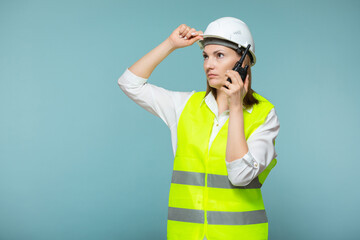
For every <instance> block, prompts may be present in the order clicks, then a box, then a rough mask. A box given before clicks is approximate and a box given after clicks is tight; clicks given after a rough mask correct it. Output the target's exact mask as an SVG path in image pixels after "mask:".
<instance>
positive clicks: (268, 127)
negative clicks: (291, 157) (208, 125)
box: [226, 108, 280, 186]
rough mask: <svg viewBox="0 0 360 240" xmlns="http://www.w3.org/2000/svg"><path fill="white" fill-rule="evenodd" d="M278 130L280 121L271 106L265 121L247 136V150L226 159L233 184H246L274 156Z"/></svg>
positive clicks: (267, 164) (262, 169)
mask: <svg viewBox="0 0 360 240" xmlns="http://www.w3.org/2000/svg"><path fill="white" fill-rule="evenodd" d="M229 123H230V122H229ZM279 130H280V123H279V120H278V117H277V114H276V111H275V108H273V109H271V110H270V112H269V114H268V116H267V117H266V119H265V122H264V123H263V124H262V125H260V126H259V127H258V128H257V129H256V130H255V131H254V132H253V133H252V134H251V135H250V137H249V138H248V140H247V146H248V149H249V151H248V152H247V153H246V154H245V155H244V156H242V157H240V158H238V159H235V160H233V161H231V162H227V161H226V167H227V171H228V177H229V180H230V182H231V183H232V184H233V185H235V186H246V185H248V184H249V183H250V182H251V181H252V180H253V179H254V178H256V177H257V176H258V175H259V174H260V173H261V172H262V171H264V170H265V168H266V167H267V166H269V164H270V162H271V161H272V160H273V159H274V158H276V156H277V154H276V151H275V139H276V137H277V136H278V134H279Z"/></svg>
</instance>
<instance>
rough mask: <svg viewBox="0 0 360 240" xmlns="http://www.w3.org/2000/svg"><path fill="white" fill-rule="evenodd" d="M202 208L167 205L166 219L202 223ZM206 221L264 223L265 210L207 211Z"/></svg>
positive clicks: (236, 223) (234, 223)
mask: <svg viewBox="0 0 360 240" xmlns="http://www.w3.org/2000/svg"><path fill="white" fill-rule="evenodd" d="M204 213H205V211H204V210H195V209H186V208H174V207H169V209H168V219H169V220H173V221H180V222H190V223H204V222H205V220H204ZM207 220H208V221H207V222H208V224H213V225H247V224H258V223H266V222H267V217H266V212H265V210H255V211H247V212H224V211H221V212H220V211H207Z"/></svg>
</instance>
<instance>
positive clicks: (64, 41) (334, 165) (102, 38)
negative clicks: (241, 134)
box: [0, 0, 360, 240]
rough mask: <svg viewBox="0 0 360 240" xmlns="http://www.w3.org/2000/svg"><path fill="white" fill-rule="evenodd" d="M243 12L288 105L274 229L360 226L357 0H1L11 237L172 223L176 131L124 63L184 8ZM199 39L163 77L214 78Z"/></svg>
mask: <svg viewBox="0 0 360 240" xmlns="http://www.w3.org/2000/svg"><path fill="white" fill-rule="evenodd" d="M224 16H233V17H237V18H240V19H242V20H243V21H245V22H246V23H247V24H248V26H249V28H250V30H251V32H252V34H253V37H254V39H255V46H256V56H257V63H256V65H255V66H254V67H253V68H252V74H253V89H255V91H257V92H259V93H260V94H262V95H263V96H265V97H266V98H268V99H269V100H270V101H271V102H272V103H273V104H274V105H275V107H276V110H277V113H278V116H279V119H280V125H281V128H280V134H279V136H278V138H277V142H276V149H277V153H278V165H277V167H276V168H275V169H274V170H273V171H272V173H271V174H270V176H269V178H268V179H267V182H266V184H265V185H264V186H263V197H264V200H265V205H266V208H267V213H268V217H269V221H270V223H269V226H270V229H269V238H270V239H357V237H358V236H359V234H360V230H359V222H358V219H359V217H358V214H359V213H360V207H359V200H360V193H359V187H358V186H357V180H358V178H357V177H356V175H357V172H358V171H357V170H358V169H359V167H360V164H359V158H358V155H357V154H356V151H357V150H358V149H357V148H358V145H359V141H358V139H359V134H360V128H359V123H360V107H359V104H360V101H359V97H358V91H359V90H360V89H359V87H360V83H359V82H360V81H359V80H360V79H359V72H358V70H359V60H358V57H359V54H360V47H359V42H360V26H359V25H360V24H359V23H360V2H359V1H301V2H300V1H296V2H295V1H224V2H222V3H220V2H219V1H214V0H208V1H195V2H194V1H189V0H183V1H176V2H169V1H159V0H153V1H10V0H8V1H4V0H1V1H0V240H18V239H26V240H33V239H34V240H42V239H44V240H45V239H46V240H47V239H52V240H60V239H61V240H62V239H66V240H72V239H87V240H92V239H106V240H108V239H109V240H112V239H165V238H166V218H167V201H168V191H169V187H170V180H171V171H172V162H173V153H172V149H171V142H170V131H169V130H168V128H167V126H166V125H165V124H164V123H163V122H162V121H161V119H159V118H157V117H155V116H153V115H151V114H150V113H148V112H146V111H145V110H143V109H142V108H140V107H139V106H138V105H136V104H135V103H134V102H132V101H131V100H130V99H128V98H127V97H126V96H125V94H123V93H122V91H121V90H120V88H119V87H118V85H117V79H118V78H119V77H120V76H121V75H122V73H123V72H124V71H125V69H126V68H127V67H130V66H131V65H132V64H133V63H134V62H136V61H137V60H138V59H139V58H140V57H142V56H143V55H144V54H146V53H147V52H148V51H150V50H151V49H153V48H154V47H156V46H157V45H158V44H160V43H161V42H162V41H163V40H165V39H166V38H167V37H168V36H169V35H170V34H171V32H172V31H173V30H174V29H175V28H176V27H178V26H179V25H180V24H182V23H185V24H187V25H189V26H191V27H194V28H195V29H197V30H202V31H205V28H206V26H207V25H208V24H209V23H210V22H211V21H213V20H215V19H217V18H220V17H224ZM202 61H203V60H202V54H201V51H200V49H199V47H198V45H197V44H194V45H192V46H190V47H188V48H183V49H179V50H176V51H175V52H173V53H172V54H171V55H170V56H169V57H168V58H166V59H165V61H163V62H162V63H161V64H160V65H159V66H158V67H157V69H156V70H155V71H154V72H153V74H152V75H151V77H150V78H149V82H150V83H152V84H155V85H157V86H161V87H164V88H167V89H170V90H178V91H192V90H196V91H203V90H205V88H206V85H205V75H204V72H203V66H202Z"/></svg>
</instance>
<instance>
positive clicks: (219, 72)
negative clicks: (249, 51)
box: [203, 44, 240, 89]
mask: <svg viewBox="0 0 360 240" xmlns="http://www.w3.org/2000/svg"><path fill="white" fill-rule="evenodd" d="M203 56H204V71H205V74H206V79H207V81H208V83H209V85H210V87H213V88H216V89H220V88H221V87H222V86H224V85H225V81H226V79H227V77H226V76H225V73H226V70H231V69H233V67H234V66H235V63H236V62H237V61H239V60H240V57H239V55H238V54H237V53H236V52H235V50H233V49H231V48H228V47H225V46H222V45H215V44H210V45H206V46H205V48H204V51H203Z"/></svg>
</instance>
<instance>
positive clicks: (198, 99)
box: [189, 91, 206, 102]
mask: <svg viewBox="0 0 360 240" xmlns="http://www.w3.org/2000/svg"><path fill="white" fill-rule="evenodd" d="M205 94H206V92H205V91H202V92H194V93H193V95H192V96H191V97H190V99H189V100H191V102H201V101H202V100H203V99H204V97H205Z"/></svg>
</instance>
